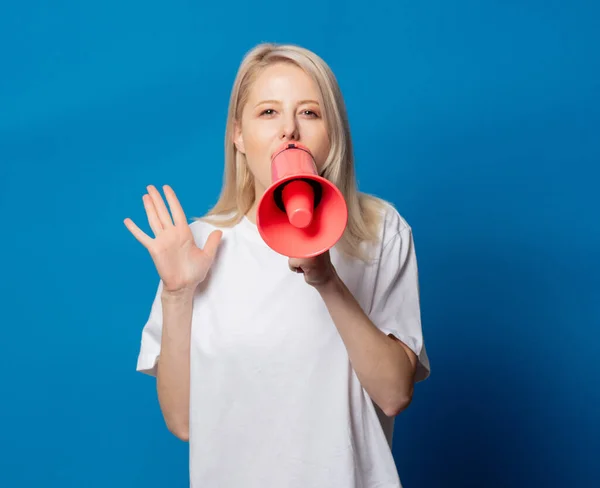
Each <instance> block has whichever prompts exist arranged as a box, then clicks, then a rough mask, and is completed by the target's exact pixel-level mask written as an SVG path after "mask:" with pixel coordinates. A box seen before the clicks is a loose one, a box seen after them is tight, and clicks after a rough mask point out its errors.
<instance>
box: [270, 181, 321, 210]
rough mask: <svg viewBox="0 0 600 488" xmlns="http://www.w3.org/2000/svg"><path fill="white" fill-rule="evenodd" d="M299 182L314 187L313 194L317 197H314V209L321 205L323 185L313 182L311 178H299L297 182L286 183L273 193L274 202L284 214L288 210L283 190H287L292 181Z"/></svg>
mask: <svg viewBox="0 0 600 488" xmlns="http://www.w3.org/2000/svg"><path fill="white" fill-rule="evenodd" d="M297 180H301V181H305V182H306V183H308V184H310V186H312V189H313V193H314V195H315V196H314V201H315V203H314V207H313V208H317V206H318V205H319V203H321V198H323V188H322V187H321V184H320V183H319V182H318V181H315V180H311V179H310V178H298V179H296V180H290V181H286V182H285V183H283V184H282V185H279V186H278V187H277V188H275V190H274V191H273V201H274V202H275V205H277V208H278V209H279V210H281V211H282V212H284V213H285V212H286V210H285V205H284V203H283V189H284V188H285V186H286V185H288V184H290V183H291V182H292V181H297Z"/></svg>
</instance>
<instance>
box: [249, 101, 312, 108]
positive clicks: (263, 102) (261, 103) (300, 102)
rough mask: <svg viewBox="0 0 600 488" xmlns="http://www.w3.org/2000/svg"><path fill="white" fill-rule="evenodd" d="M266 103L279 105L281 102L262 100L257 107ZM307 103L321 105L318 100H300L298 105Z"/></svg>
mask: <svg viewBox="0 0 600 488" xmlns="http://www.w3.org/2000/svg"><path fill="white" fill-rule="evenodd" d="M265 103H273V104H279V103H281V102H280V101H279V100H262V101H260V102H258V103H257V104H256V107H258V106H259V105H264V104H265ZM307 103H314V104H315V105H319V102H317V101H316V100H300V101H299V102H298V105H305V104H307Z"/></svg>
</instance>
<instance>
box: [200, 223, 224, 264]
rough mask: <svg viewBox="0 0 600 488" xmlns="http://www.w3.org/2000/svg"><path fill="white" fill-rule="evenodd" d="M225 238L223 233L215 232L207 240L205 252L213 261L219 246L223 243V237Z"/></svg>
mask: <svg viewBox="0 0 600 488" xmlns="http://www.w3.org/2000/svg"><path fill="white" fill-rule="evenodd" d="M222 236H223V231H220V230H213V231H212V232H211V233H210V235H209V236H208V239H206V243H205V244H204V252H205V253H206V254H207V255H208V256H209V257H210V259H211V260H213V259H214V258H215V256H216V254H217V249H218V248H219V244H220V243H221V237H222Z"/></svg>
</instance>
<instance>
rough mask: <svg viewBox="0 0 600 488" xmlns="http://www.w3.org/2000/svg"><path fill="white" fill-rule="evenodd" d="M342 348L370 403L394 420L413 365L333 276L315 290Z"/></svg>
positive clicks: (406, 399) (405, 398) (408, 392)
mask: <svg viewBox="0 0 600 488" xmlns="http://www.w3.org/2000/svg"><path fill="white" fill-rule="evenodd" d="M317 291H318V292H319V293H320V295H321V297H322V298H323V300H324V302H325V304H326V306H327V309H328V310H329V313H330V315H331V318H332V320H333V322H334V324H335V326H336V328H337V330H338V332H339V334H340V336H341V338H342V340H343V342H344V344H345V346H346V350H347V351H348V357H349V359H350V363H351V364H352V367H353V369H354V371H355V372H356V375H357V377H358V379H359V381H360V383H361V385H362V386H363V388H364V389H365V390H366V391H367V393H368V394H369V396H370V397H371V399H372V400H373V401H374V402H375V403H376V404H377V405H378V406H379V407H380V408H381V409H382V410H383V411H384V412H385V413H386V415H389V416H394V415H396V414H398V413H399V412H400V411H401V410H403V409H404V408H406V407H407V406H408V404H409V403H410V400H411V397H412V392H413V384H414V383H413V377H414V373H413V371H414V364H413V363H412V362H411V359H410V357H409V355H408V353H407V352H406V351H405V347H406V346H403V345H402V344H401V343H400V342H399V341H397V340H394V339H392V338H391V337H389V336H388V335H386V334H385V333H384V332H382V331H381V330H380V329H378V328H377V327H376V326H375V324H373V322H372V321H371V320H370V319H369V317H368V316H367V315H366V314H365V313H364V311H363V310H362V308H361V306H360V304H359V303H358V302H357V301H356V299H355V298H354V296H353V295H352V293H351V292H350V290H348V288H347V287H346V285H345V284H344V283H343V281H342V280H341V279H340V278H339V277H338V276H337V275H335V276H334V278H332V279H331V280H330V281H329V282H327V283H326V284H324V285H323V286H320V287H317Z"/></svg>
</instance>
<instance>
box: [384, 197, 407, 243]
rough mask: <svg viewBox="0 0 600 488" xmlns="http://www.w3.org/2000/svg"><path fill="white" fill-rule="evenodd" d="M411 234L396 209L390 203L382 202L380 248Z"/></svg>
mask: <svg viewBox="0 0 600 488" xmlns="http://www.w3.org/2000/svg"><path fill="white" fill-rule="evenodd" d="M411 232H412V229H411V227H410V225H409V224H408V222H407V221H406V219H405V218H404V217H403V216H402V215H401V214H400V212H399V211H398V210H397V209H396V207H395V206H394V205H393V204H392V203H390V202H386V201H383V203H382V210H381V223H380V242H381V244H382V246H385V245H386V244H388V243H390V242H391V241H392V240H393V239H399V238H401V237H402V236H403V235H407V234H410V233H411Z"/></svg>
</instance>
